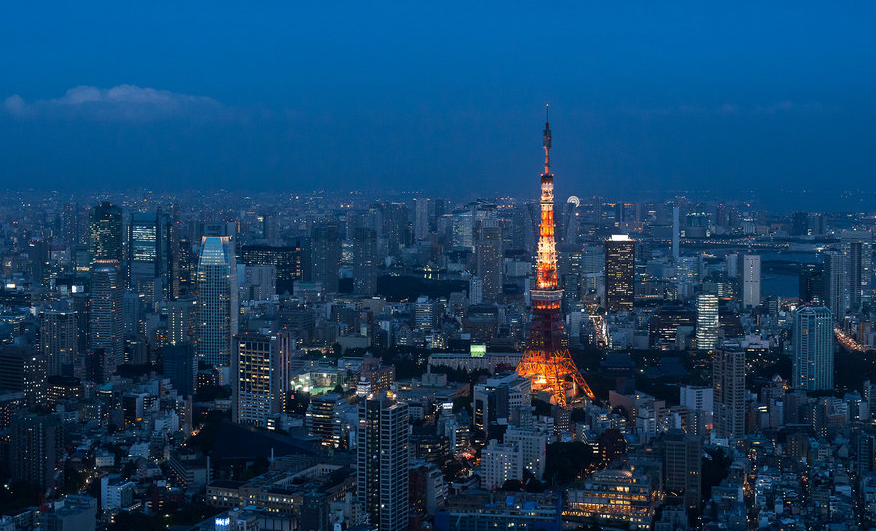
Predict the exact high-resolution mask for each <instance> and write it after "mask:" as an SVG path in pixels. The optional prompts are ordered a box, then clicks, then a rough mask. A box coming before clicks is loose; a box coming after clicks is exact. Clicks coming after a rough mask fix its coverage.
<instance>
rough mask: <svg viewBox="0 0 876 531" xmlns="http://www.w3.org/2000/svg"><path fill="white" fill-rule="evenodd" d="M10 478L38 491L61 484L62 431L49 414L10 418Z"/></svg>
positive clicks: (62, 469) (62, 458)
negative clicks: (37, 488) (31, 486)
mask: <svg viewBox="0 0 876 531" xmlns="http://www.w3.org/2000/svg"><path fill="white" fill-rule="evenodd" d="M10 454H11V463H12V480H13V481H23V482H26V483H30V484H32V485H36V486H38V487H39V488H40V490H45V489H54V488H56V487H61V486H63V485H64V430H63V428H62V426H61V421H60V420H59V419H58V418H56V417H54V416H52V415H44V416H36V415H22V416H19V417H16V418H14V419H13V420H12V427H11V438H10Z"/></svg>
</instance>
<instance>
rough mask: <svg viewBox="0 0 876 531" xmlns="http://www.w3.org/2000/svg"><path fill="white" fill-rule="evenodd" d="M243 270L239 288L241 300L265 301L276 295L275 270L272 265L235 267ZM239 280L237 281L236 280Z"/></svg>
mask: <svg viewBox="0 0 876 531" xmlns="http://www.w3.org/2000/svg"><path fill="white" fill-rule="evenodd" d="M241 268H243V285H242V286H240V297H241V300H247V301H267V300H271V299H273V298H274V295H276V294H277V269H276V267H274V266H272V265H252V266H245V265H241V266H237V269H238V272H239V271H240V269H241ZM238 280H239V279H238Z"/></svg>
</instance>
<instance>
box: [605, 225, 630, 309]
mask: <svg viewBox="0 0 876 531" xmlns="http://www.w3.org/2000/svg"><path fill="white" fill-rule="evenodd" d="M635 270H636V253H635V241H633V240H632V239H630V237H629V236H626V235H613V236H612V237H611V238H609V239H607V240H605V307H606V308H607V309H608V310H609V311H621V310H632V309H633V299H634V295H635V293H634V285H633V281H634V279H635Z"/></svg>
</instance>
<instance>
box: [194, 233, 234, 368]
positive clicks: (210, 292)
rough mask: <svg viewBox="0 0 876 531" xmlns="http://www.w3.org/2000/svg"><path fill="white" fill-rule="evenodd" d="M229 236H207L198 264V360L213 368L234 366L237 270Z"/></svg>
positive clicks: (202, 242) (203, 241) (202, 243)
mask: <svg viewBox="0 0 876 531" xmlns="http://www.w3.org/2000/svg"><path fill="white" fill-rule="evenodd" d="M232 247H233V243H232V242H231V238H230V237H229V236H205V237H204V238H203V239H202V240H201V256H200V258H199V260H198V308H199V310H200V318H199V319H198V326H197V345H198V349H197V350H198V357H199V358H200V359H202V360H204V361H205V362H207V363H208V364H210V365H213V366H221V367H228V366H230V364H231V352H232V339H233V336H234V335H235V334H236V333H237V320H238V314H239V311H240V310H239V307H238V303H237V299H238V293H237V266H236V265H235V258H234V250H233V248H232Z"/></svg>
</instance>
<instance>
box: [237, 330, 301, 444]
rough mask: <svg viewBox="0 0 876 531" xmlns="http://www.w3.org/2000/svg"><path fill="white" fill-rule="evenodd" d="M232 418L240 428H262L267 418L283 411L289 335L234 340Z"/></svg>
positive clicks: (290, 342) (252, 336)
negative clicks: (248, 426)
mask: <svg viewBox="0 0 876 531" xmlns="http://www.w3.org/2000/svg"><path fill="white" fill-rule="evenodd" d="M234 342H235V348H236V354H235V356H234V363H233V364H232V371H233V374H232V390H233V397H232V399H233V407H234V411H233V417H234V420H235V422H237V423H239V424H248V425H251V426H258V427H262V428H265V427H267V424H268V418H269V417H271V416H272V415H276V414H278V413H282V412H283V411H284V410H285V404H286V393H287V392H288V390H289V381H290V380H289V378H290V377H289V357H290V355H291V349H292V341H291V339H290V338H289V334H287V333H285V332H280V333H277V334H271V335H267V334H256V333H246V334H240V335H237V336H234Z"/></svg>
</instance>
